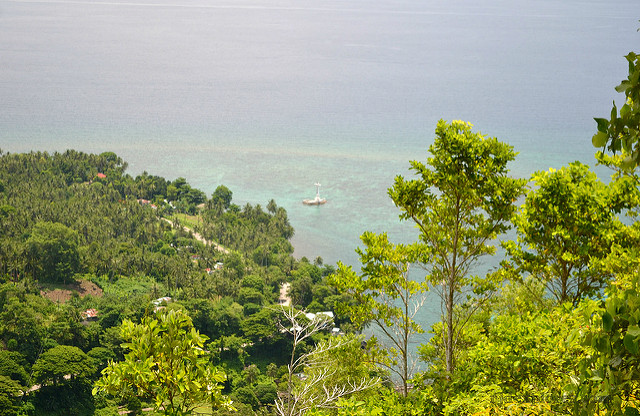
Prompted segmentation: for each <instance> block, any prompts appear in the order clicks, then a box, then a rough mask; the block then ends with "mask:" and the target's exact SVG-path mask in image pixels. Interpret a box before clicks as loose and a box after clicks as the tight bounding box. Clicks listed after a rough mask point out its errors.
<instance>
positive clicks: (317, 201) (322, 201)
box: [302, 182, 327, 205]
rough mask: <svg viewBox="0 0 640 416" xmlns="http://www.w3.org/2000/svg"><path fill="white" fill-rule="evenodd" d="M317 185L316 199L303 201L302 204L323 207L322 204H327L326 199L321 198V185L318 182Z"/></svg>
mask: <svg viewBox="0 0 640 416" xmlns="http://www.w3.org/2000/svg"><path fill="white" fill-rule="evenodd" d="M315 185H316V197H315V198H314V199H303V200H302V203H303V204H305V205H322V204H326V203H327V200H326V199H324V198H320V184H319V183H318V182H316V183H315Z"/></svg>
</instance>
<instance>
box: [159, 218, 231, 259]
mask: <svg viewBox="0 0 640 416" xmlns="http://www.w3.org/2000/svg"><path fill="white" fill-rule="evenodd" d="M162 219H163V220H164V221H166V222H168V223H169V224H171V226H172V227H173V228H178V225H176V224H175V223H174V222H173V221H171V220H170V219H168V218H164V217H162ZM179 227H181V228H182V230H187V231H189V232H190V233H191V234H193V237H194V238H195V239H196V240H198V241H200V242H201V243H203V244H205V245H208V246H213V247H214V248H215V249H216V250H218V251H221V252H223V253H225V254H229V253H230V251H229V249H227V248H226V247H223V246H221V245H220V244H218V243H216V242H215V241H211V240H207V239H206V238H204V237H203V236H202V235H201V234H200V233H198V232H197V231H194V230H192V229H191V228H189V227H186V226H184V225H179Z"/></svg>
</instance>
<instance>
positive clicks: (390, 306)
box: [329, 232, 427, 396]
mask: <svg viewBox="0 0 640 416" xmlns="http://www.w3.org/2000/svg"><path fill="white" fill-rule="evenodd" d="M360 238H361V240H362V242H363V243H364V244H365V246H366V248H365V249H364V250H362V249H360V248H358V249H357V250H356V252H357V253H358V254H359V255H360V261H361V262H362V273H361V274H360V275H358V274H357V273H356V272H355V271H354V270H353V268H352V267H351V266H345V265H344V264H342V263H338V270H337V272H336V273H335V274H334V275H332V276H330V278H329V281H330V283H331V284H332V285H334V286H335V287H336V288H337V289H338V290H340V291H341V292H343V293H346V294H348V295H350V296H351V297H352V301H350V302H348V303H341V304H339V305H338V310H339V312H340V313H344V314H346V315H348V316H349V317H350V318H351V321H352V322H353V323H354V324H355V325H356V326H358V327H360V326H362V325H363V324H365V323H367V322H372V323H373V324H374V325H375V326H376V327H377V328H378V329H380V331H381V333H382V334H383V335H384V338H385V340H386V342H384V344H387V343H390V344H391V346H390V347H389V348H388V352H389V355H390V358H391V361H390V362H383V363H381V364H383V365H385V366H386V367H387V368H389V370H391V371H392V372H394V373H395V374H396V375H397V376H399V377H400V380H401V381H402V392H403V393H404V395H405V396H406V394H407V392H408V381H409V379H410V377H411V375H412V369H413V366H412V365H411V363H410V355H411V354H410V352H411V342H412V340H413V338H414V337H415V335H416V334H419V333H422V332H424V331H423V329H422V328H421V327H420V325H418V323H417V322H416V321H415V320H414V318H415V315H416V313H417V312H418V311H419V310H420V307H421V306H422V305H423V303H424V300H425V297H424V292H425V291H426V290H427V286H426V284H423V283H419V282H416V281H413V280H411V279H410V278H409V267H410V265H411V264H412V263H414V262H416V261H417V260H418V258H419V254H420V252H419V246H418V245H416V244H413V245H403V244H398V245H395V244H392V243H391V242H389V240H388V238H387V235H386V234H374V233H372V232H365V233H364V234H363V235H362V236H361V237H360Z"/></svg>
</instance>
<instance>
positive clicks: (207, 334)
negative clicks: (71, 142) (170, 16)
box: [0, 54, 640, 416]
mask: <svg viewBox="0 0 640 416" xmlns="http://www.w3.org/2000/svg"><path fill="white" fill-rule="evenodd" d="M627 60H628V63H629V78H628V79H627V80H624V81H623V82H622V83H621V85H620V86H618V87H617V88H616V89H617V91H618V92H620V93H624V94H625V104H624V105H623V106H622V107H621V108H620V109H618V108H617V107H616V106H615V105H614V107H613V109H612V111H611V116H610V118H596V124H597V132H596V134H595V135H594V136H593V138H592V144H593V145H594V146H595V147H596V148H597V149H600V150H598V151H597V153H596V159H597V161H598V163H600V164H603V165H606V166H609V167H610V168H611V173H612V176H611V178H604V179H605V180H602V179H601V178H598V177H597V175H596V174H595V173H594V172H592V171H591V170H590V168H589V167H588V166H587V165H584V164H582V163H580V162H574V163H571V164H569V165H567V166H558V167H552V168H550V169H549V170H547V171H541V172H536V173H534V174H533V175H532V177H531V178H528V179H519V178H513V177H512V176H511V175H510V173H509V166H508V165H509V163H510V162H512V161H513V160H514V159H515V158H516V157H517V155H516V153H515V152H514V149H513V148H512V147H511V146H509V145H507V144H505V143H503V142H501V141H499V140H498V139H496V138H492V137H488V136H483V135H481V134H480V133H478V132H476V131H474V130H473V129H472V126H471V125H470V124H468V123H465V122H462V121H452V122H446V121H440V122H439V123H438V125H437V126H436V129H435V138H434V141H433V144H432V145H431V146H430V147H429V153H430V157H429V158H427V159H426V160H425V161H412V162H410V165H411V172H412V174H413V176H412V177H410V178H405V177H402V176H398V177H397V178H396V180H395V182H394V184H392V186H391V187H390V188H389V190H388V193H389V197H390V198H391V199H392V200H393V202H394V204H395V205H396V206H397V207H398V210H399V217H400V220H401V221H408V222H411V223H412V224H414V225H415V226H416V228H417V229H418V231H419V235H420V237H419V239H418V240H417V241H415V242H413V243H411V244H396V243H394V242H392V241H389V239H388V237H387V235H386V234H384V233H383V234H375V233H371V232H366V233H364V234H363V235H362V236H361V239H362V246H361V247H360V248H357V249H356V250H357V252H358V254H359V255H360V259H361V263H362V264H361V265H360V266H359V267H357V268H354V267H352V266H349V265H345V264H342V263H338V265H337V266H336V267H333V266H332V265H324V264H323V261H322V259H321V258H316V259H314V260H312V261H310V260H309V259H306V258H302V259H295V258H294V257H293V255H292V254H293V247H292V246H291V243H290V239H291V237H292V236H293V233H294V229H293V228H292V226H291V225H290V224H289V221H288V218H287V213H286V211H285V210H284V209H283V208H282V207H278V205H277V204H276V202H275V201H273V200H271V201H268V202H267V204H266V207H265V208H263V207H262V206H260V205H256V206H252V205H250V204H247V205H245V206H243V207H240V206H238V205H236V204H234V202H233V193H232V191H231V190H230V189H228V188H227V187H226V186H224V185H222V184H221V185H220V186H218V188H217V189H216V190H215V192H213V194H212V195H211V196H208V195H206V194H205V193H203V192H202V191H200V190H198V189H195V188H192V187H191V186H190V185H189V183H188V182H187V180H186V179H185V178H177V179H175V180H173V181H170V180H167V179H165V178H161V177H157V176H153V175H149V174H147V173H146V172H145V173H143V174H141V175H138V176H136V177H132V176H131V175H129V174H128V173H127V171H126V168H127V164H126V163H125V162H124V161H123V160H121V159H120V158H119V157H118V156H117V155H116V154H114V153H103V154H100V155H94V154H85V153H81V152H77V151H73V150H69V151H66V152H64V153H53V154H49V153H45V152H31V153H27V154H11V153H4V152H2V151H0V228H1V230H2V232H1V233H0V280H1V284H0V347H1V348H0V415H44V416H47V415H101V416H107V415H118V414H125V413H127V414H147V415H154V414H158V415H160V414H165V415H188V414H199V415H228V414H240V415H251V414H257V415H271V414H277V415H303V414H304V415H306V414H308V415H357V414H360V415H441V414H444V415H515V414H517V415H566V414H568V415H593V414H599V415H618V414H620V415H638V414H640V410H639V409H640V397H639V395H640V368H639V365H640V280H639V277H640V273H639V271H640V269H639V266H640V264H639V260H638V259H639V258H640V256H639V253H638V249H639V247H640V225H639V224H640V223H638V222H637V220H636V218H637V214H638V208H639V207H640V177H639V175H638V165H639V164H640V163H639V162H640V141H639V137H640V136H639V131H640V57H638V56H637V55H635V54H629V55H628V56H627ZM510 229H511V230H513V231H512V233H511V234H509V235H513V236H514V240H509V239H508V238H505V237H504V236H505V232H506V231H508V230H510ZM497 244H500V245H501V246H502V248H503V252H504V258H501V259H499V260H500V267H498V268H496V269H494V270H491V271H490V272H489V273H487V274H486V275H476V274H475V273H476V272H475V271H476V270H477V269H478V268H477V265H478V264H479V262H480V261H481V260H482V259H483V258H486V257H487V256H495V255H496V247H495V246H496V245H497ZM416 265H419V266H420V270H423V274H422V276H423V278H421V279H415V278H414V277H412V278H410V277H409V273H410V270H414V269H415V267H414V266H416ZM412 276H413V275H412ZM428 293H429V296H432V297H433V296H439V299H440V300H441V308H442V309H441V310H442V314H441V320H440V321H439V322H437V323H435V324H434V325H432V326H431V327H425V326H424V322H420V321H419V320H418V319H416V312H417V311H418V310H419V309H420V308H421V307H423V305H424V302H425V299H426V296H427V294H428ZM367 327H372V328H375V333H376V334H378V336H377V337H365V336H363V335H362V334H361V332H362V330H363V329H365V328H367ZM369 332H370V331H368V333H369ZM425 332H426V333H428V334H429V335H430V336H429V341H428V342H426V343H424V344H421V345H420V346H419V347H418V348H417V357H415V354H414V353H413V352H414V351H415V339H416V336H417V335H418V334H421V333H425ZM416 361H417V362H419V363H420V364H421V366H420V367H419V368H420V370H419V371H416V370H415V368H416V367H415V364H416Z"/></svg>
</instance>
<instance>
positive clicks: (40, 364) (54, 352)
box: [33, 345, 96, 386]
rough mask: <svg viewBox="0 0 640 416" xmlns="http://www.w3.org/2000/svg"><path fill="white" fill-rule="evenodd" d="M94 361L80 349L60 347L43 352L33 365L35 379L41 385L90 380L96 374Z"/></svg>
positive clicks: (66, 346)
mask: <svg viewBox="0 0 640 416" xmlns="http://www.w3.org/2000/svg"><path fill="white" fill-rule="evenodd" d="M95 371H96V369H95V366H94V365H93V360H92V359H91V358H89V356H88V355H87V354H85V353H84V352H82V350H81V349H80V348H78V347H71V346H68V345H58V346H55V347H53V348H51V349H48V350H47V351H45V352H43V353H42V354H41V355H40V357H39V358H38V360H37V361H36V363H35V364H34V365H33V377H34V379H35V381H36V383H39V384H41V385H54V386H57V385H60V384H64V383H65V382H66V380H71V381H74V380H81V379H88V378H90V377H91V376H93V374H94V373H95Z"/></svg>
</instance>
